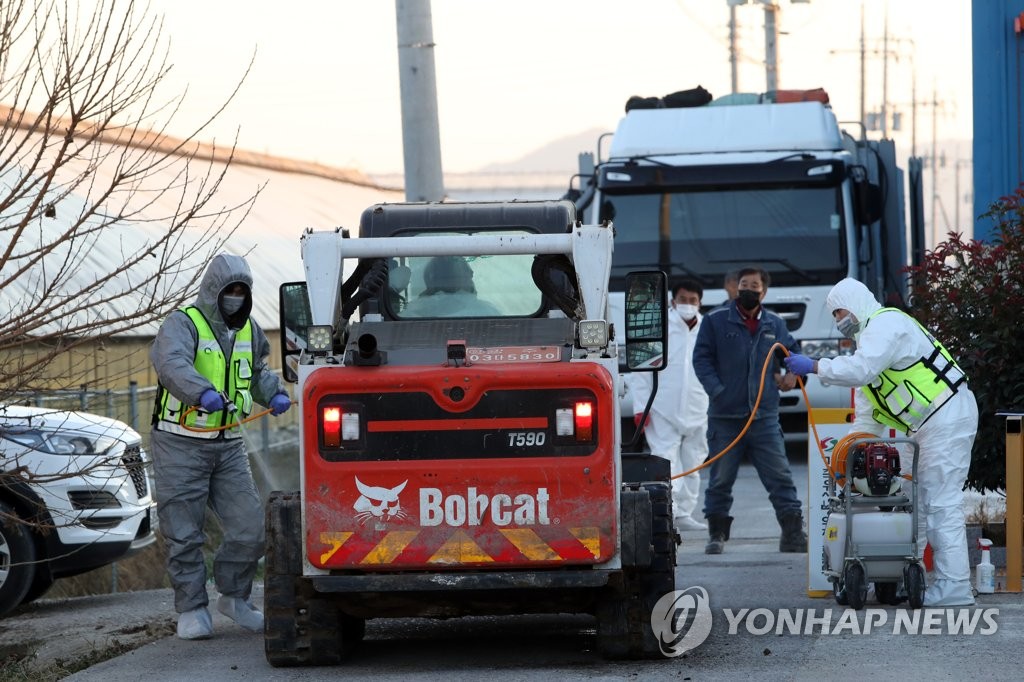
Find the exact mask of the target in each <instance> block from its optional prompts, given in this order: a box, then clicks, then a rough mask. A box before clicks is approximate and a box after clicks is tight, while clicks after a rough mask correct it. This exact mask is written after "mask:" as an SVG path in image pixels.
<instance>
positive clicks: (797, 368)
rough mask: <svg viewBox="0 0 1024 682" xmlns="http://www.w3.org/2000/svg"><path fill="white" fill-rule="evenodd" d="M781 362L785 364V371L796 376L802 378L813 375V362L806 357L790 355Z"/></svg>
mask: <svg viewBox="0 0 1024 682" xmlns="http://www.w3.org/2000/svg"><path fill="white" fill-rule="evenodd" d="M783 362H785V363H786V369H788V370H789V371H790V372H792V373H793V374H796V375H797V376H801V377H803V376H807V375H808V374H814V360H812V359H811V358H809V357H807V356H806V355H799V354H794V355H790V356H788V357H787V358H786V359H785V360H783Z"/></svg>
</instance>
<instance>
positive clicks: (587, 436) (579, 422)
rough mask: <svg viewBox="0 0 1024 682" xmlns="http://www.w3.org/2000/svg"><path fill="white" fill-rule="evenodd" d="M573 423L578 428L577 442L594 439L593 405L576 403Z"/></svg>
mask: <svg viewBox="0 0 1024 682" xmlns="http://www.w3.org/2000/svg"><path fill="white" fill-rule="evenodd" d="M573 422H574V423H575V426H576V440H591V439H592V438H593V437H594V405H593V403H589V402H580V403H576V407H575V409H574V410H573Z"/></svg>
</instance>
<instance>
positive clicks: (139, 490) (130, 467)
mask: <svg viewBox="0 0 1024 682" xmlns="http://www.w3.org/2000/svg"><path fill="white" fill-rule="evenodd" d="M121 464H122V465H124V468H125V469H126V470H127V471H128V475H129V476H131V478H132V484H133V485H134V486H135V494H136V495H138V497H139V499H142V498H143V497H145V496H146V494H147V493H148V492H149V483H148V481H147V480H146V463H145V462H143V461H142V447H141V446H139V445H133V446H131V447H129V448H128V449H127V450H125V451H124V454H123V455H122V456H121Z"/></svg>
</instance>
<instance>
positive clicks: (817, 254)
mask: <svg viewBox="0 0 1024 682" xmlns="http://www.w3.org/2000/svg"><path fill="white" fill-rule="evenodd" d="M733 101H735V100H733ZM598 161H599V162H598V163H597V164H596V165H595V164H594V163H593V157H590V156H586V155H585V156H584V159H583V164H582V165H581V177H583V179H584V186H583V188H582V191H575V192H573V193H572V194H573V196H574V197H575V200H576V203H577V205H578V207H579V208H580V210H581V212H582V213H583V215H585V216H586V217H587V218H588V220H589V221H590V222H595V223H599V222H602V221H611V222H613V223H614V224H615V228H616V248H615V255H614V258H613V263H612V273H611V287H612V294H611V301H612V307H613V310H614V311H615V312H614V313H613V316H615V317H616V318H617V317H618V315H619V314H620V313H619V311H620V310H621V303H620V301H621V292H622V291H623V279H622V278H623V275H624V273H625V272H627V271H628V270H631V269H636V268H657V269H660V270H663V271H665V272H666V273H668V276H669V278H670V281H671V280H672V279H673V278H681V277H690V278H694V279H696V280H698V281H699V282H701V283H702V285H703V287H704V289H705V292H706V293H705V296H704V300H703V304H704V307H705V309H710V308H713V307H715V306H717V305H720V304H722V303H723V302H725V300H726V297H725V292H724V291H723V290H722V288H721V287H722V282H723V279H724V276H725V274H726V273H727V272H729V271H730V270H737V269H740V268H742V267H744V266H756V267H760V268H763V269H764V270H766V271H767V272H768V274H769V276H770V277H771V284H770V286H769V287H768V294H767V296H766V298H765V300H764V305H765V306H766V307H768V308H770V309H771V310H773V311H774V312H776V313H777V314H779V315H780V316H782V317H783V319H785V320H786V323H787V325H788V327H789V330H790V332H791V333H792V334H793V336H794V337H795V338H796V339H797V340H798V341H799V342H800V344H801V352H802V353H803V354H805V355H808V356H810V357H812V358H821V357H834V356H836V355H840V354H849V353H852V352H853V350H854V348H853V345H852V342H851V341H848V340H847V339H844V338H843V337H842V336H841V335H840V334H839V333H838V331H837V330H836V328H835V326H834V324H833V322H832V318H831V315H830V313H829V311H828V310H826V309H825V304H824V303H825V297H826V295H827V294H828V292H829V290H830V289H831V287H832V286H833V285H834V284H835V283H836V282H838V281H839V280H841V279H843V278H844V277H854V278H857V279H859V280H860V281H862V282H864V283H865V284H866V285H867V286H868V287H869V288H870V289H871V290H872V291H873V292H874V293H875V294H876V296H878V297H879V299H880V300H882V301H884V302H886V303H887V304H890V305H892V304H896V305H901V304H903V302H904V301H905V300H906V292H907V281H906V276H905V275H904V274H903V268H904V267H905V266H906V265H907V264H908V260H907V257H908V249H907V239H908V234H907V231H906V221H905V218H904V216H905V211H904V190H903V183H904V178H903V172H902V171H901V170H900V169H899V168H897V166H896V158H895V149H894V146H893V143H892V142H891V141H889V140H882V141H867V140H863V139H856V138H854V137H852V136H850V135H848V134H847V133H845V132H843V131H841V130H840V128H839V126H838V124H837V121H836V118H835V116H834V114H833V113H832V110H831V109H830V108H829V107H828V106H827V105H826V104H824V103H822V102H819V101H809V102H791V103H783V104H779V103H755V104H717V103H716V102H712V103H711V104H709V105H706V106H697V107H685V108H671V107H669V108H656V109H633V110H630V111H628V112H627V114H626V116H625V117H624V118H623V119H622V120H621V122H620V123H619V126H618V128H617V129H616V131H615V133H614V136H613V137H612V140H611V146H610V148H609V151H608V155H607V158H601V157H600V155H599V157H598ZM917 187H918V188H919V187H920V185H919V184H918V185H917ZM807 390H808V394H809V396H810V400H811V402H812V405H813V407H848V406H849V404H850V393H849V390H848V389H841V388H836V387H825V386H822V385H820V384H819V383H817V382H813V383H811V384H809V385H808V387H807ZM629 409H630V405H629V400H628V396H627V400H626V404H625V405H624V410H629ZM780 412H781V420H782V422H783V428H784V431H785V432H786V435H787V439H806V437H807V406H806V405H805V404H804V400H803V397H802V396H801V395H800V393H799V392H798V391H794V392H790V393H788V394H783V396H782V400H781V407H780ZM625 414H629V412H628V411H626V412H625Z"/></svg>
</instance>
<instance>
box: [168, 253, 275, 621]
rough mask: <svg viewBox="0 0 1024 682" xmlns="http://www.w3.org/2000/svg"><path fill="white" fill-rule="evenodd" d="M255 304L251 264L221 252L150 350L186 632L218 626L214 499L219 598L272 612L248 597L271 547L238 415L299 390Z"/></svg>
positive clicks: (237, 610) (243, 611)
mask: <svg viewBox="0 0 1024 682" xmlns="http://www.w3.org/2000/svg"><path fill="white" fill-rule="evenodd" d="M251 310H252V273H251V272H250V270H249V266H248V264H247V263H246V262H245V259H243V258H240V257H239V256H232V255H228V254H220V255H218V256H216V257H215V258H214V259H213V260H212V261H211V262H210V265H209V267H207V269H206V273H205V274H204V275H203V280H202V283H201V284H200V288H199V296H198V298H196V301H195V303H194V304H192V305H190V306H186V307H184V308H181V309H179V310H175V311H174V312H172V313H171V314H170V315H168V316H167V319H165V320H164V322H163V324H162V325H161V326H160V330H159V332H157V335H156V340H155V341H154V342H153V347H152V348H151V350H150V354H149V357H150V360H151V361H152V362H153V367H154V368H155V369H156V373H157V378H158V379H159V382H160V385H159V390H158V392H157V399H156V405H155V407H154V412H153V431H152V438H151V448H152V451H153V452H152V455H153V463H154V472H155V484H156V485H155V487H156V500H157V511H158V514H159V518H160V531H161V532H162V533H163V536H164V539H165V540H166V543H167V573H168V575H169V577H170V580H171V585H172V587H173V588H174V608H175V610H176V611H177V612H178V613H179V616H178V636H179V637H181V638H182V639H205V638H207V637H209V636H211V635H212V634H213V624H212V621H211V618H210V613H209V611H208V610H207V604H208V597H207V594H206V565H205V563H204V561H203V542H204V540H205V536H204V534H203V522H204V519H205V516H206V508H207V507H209V508H210V509H212V510H213V513H214V514H216V515H217V518H218V519H219V521H220V524H221V527H222V529H223V531H224V541H223V542H222V544H221V546H220V548H218V550H217V552H216V554H215V556H214V561H213V577H214V581H215V583H216V587H217V590H218V591H219V592H220V595H221V596H220V598H219V600H218V602H217V608H218V610H219V611H220V612H221V613H223V614H224V615H226V616H228V617H229V618H231V619H232V620H234V621H235V622H237V623H238V624H239V625H241V626H242V627H244V628H246V629H248V630H251V631H254V632H259V631H262V629H263V614H262V613H261V612H260V611H259V610H258V609H257V608H255V607H254V606H253V605H252V604H251V603H250V601H249V595H250V592H251V590H252V580H253V575H254V574H255V572H256V564H257V562H258V561H259V559H260V557H261V556H263V547H264V528H263V513H262V509H261V499H260V495H259V492H258V491H257V490H256V484H255V482H254V481H253V478H252V471H251V470H250V469H249V458H248V455H247V453H246V451H245V444H244V442H243V441H242V433H241V428H240V426H239V425H238V422H239V421H240V420H242V419H244V418H245V417H246V416H247V415H248V414H250V413H251V412H252V411H253V402H254V401H255V402H258V403H260V404H262V405H267V406H269V407H270V408H271V410H272V411H273V414H275V415H278V414H282V413H283V412H285V411H286V410H287V409H288V408H289V407H290V406H291V400H290V399H289V397H288V394H287V392H286V391H285V388H284V385H283V384H282V382H281V380H280V378H279V377H278V376H277V375H276V374H274V373H273V372H272V371H270V369H269V368H268V366H267V361H266V360H267V356H268V355H269V354H270V344H269V343H268V342H267V337H266V335H264V333H263V330H262V329H260V327H259V325H258V324H256V322H255V321H254V320H252V319H250V317H249V313H250V311H251ZM193 407H195V409H190V408H193ZM224 427H226V428H224Z"/></svg>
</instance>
